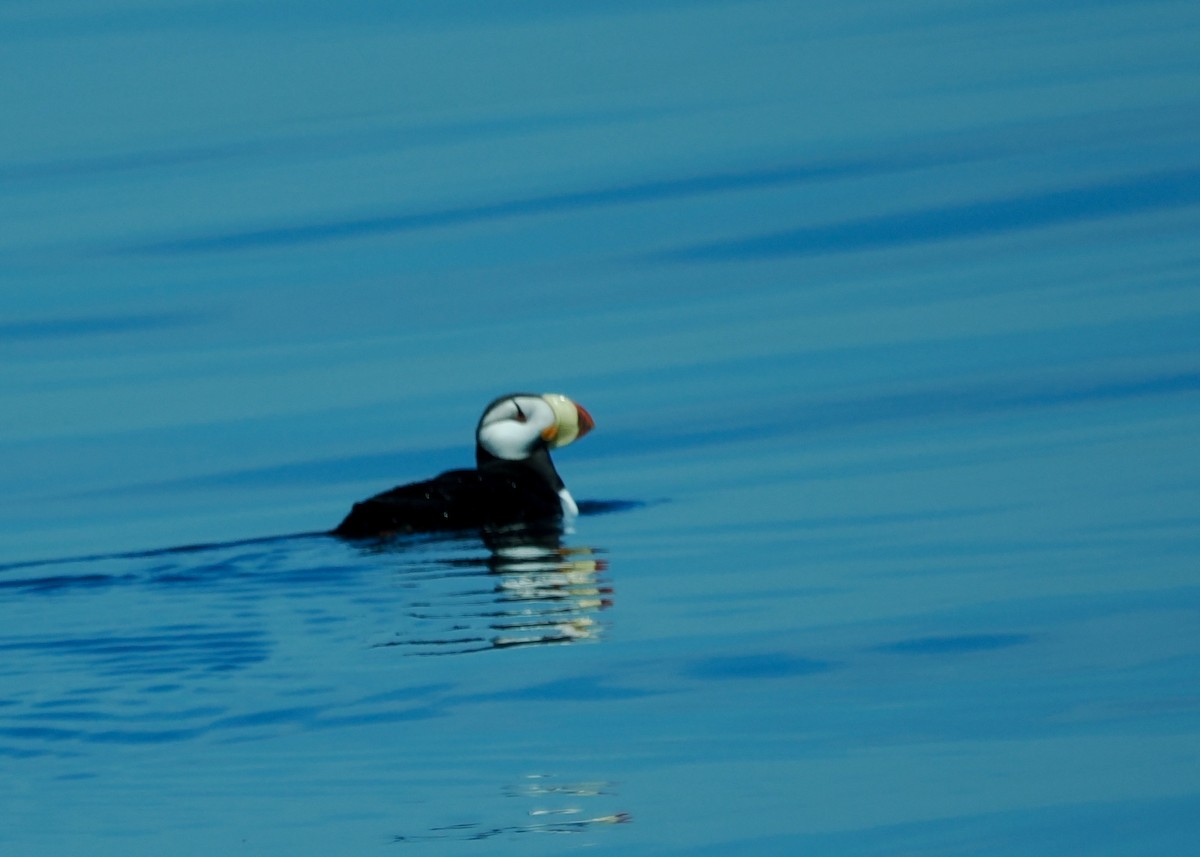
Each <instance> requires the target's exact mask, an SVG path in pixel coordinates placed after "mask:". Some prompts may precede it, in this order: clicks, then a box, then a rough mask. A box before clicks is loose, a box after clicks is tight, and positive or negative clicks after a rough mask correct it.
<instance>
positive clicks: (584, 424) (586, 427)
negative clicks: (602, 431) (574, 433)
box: [575, 402, 596, 440]
mask: <svg viewBox="0 0 1200 857" xmlns="http://www.w3.org/2000/svg"><path fill="white" fill-rule="evenodd" d="M575 410H577V411H579V437H583V436H584V435H585V434H587V433H588V432H590V431H591V430H592V429H594V428H595V427H596V421H595V420H594V419H592V415H591V414H589V413H588V412H587V410H586V409H585V408H584V407H583V405H581V404H579V403H578V402H576V403H575ZM578 439H579V438H576V440H578Z"/></svg>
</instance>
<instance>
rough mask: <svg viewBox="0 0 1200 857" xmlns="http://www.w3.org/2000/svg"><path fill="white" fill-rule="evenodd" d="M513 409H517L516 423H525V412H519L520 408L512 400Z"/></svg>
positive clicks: (514, 400)
mask: <svg viewBox="0 0 1200 857" xmlns="http://www.w3.org/2000/svg"><path fill="white" fill-rule="evenodd" d="M513 407H514V408H516V409H517V422H519V423H523V422H525V412H524V411H523V410H521V406H520V405H518V404H517V400H516V399H513Z"/></svg>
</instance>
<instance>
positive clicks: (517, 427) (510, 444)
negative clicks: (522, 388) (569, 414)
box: [477, 396, 558, 461]
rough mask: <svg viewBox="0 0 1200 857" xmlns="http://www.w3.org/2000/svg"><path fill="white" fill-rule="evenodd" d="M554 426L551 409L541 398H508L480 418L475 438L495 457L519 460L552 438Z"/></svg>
mask: <svg viewBox="0 0 1200 857" xmlns="http://www.w3.org/2000/svg"><path fill="white" fill-rule="evenodd" d="M557 424H558V418H557V416H556V414H555V413H554V409H553V408H552V407H550V403H549V402H547V401H546V400H545V399H543V398H542V397H541V396H511V397H509V398H507V399H504V400H503V401H500V402H497V403H496V404H495V405H494V406H492V408H491V409H490V410H489V411H488V412H487V413H486V414H484V415H483V419H482V420H481V421H480V423H479V434H478V437H477V439H478V441H479V445H480V446H482V447H483V448H484V449H486V450H487V451H488V452H490V453H491V454H492V455H494V456H496V457H497V458H503V459H505V460H506V461H521V460H523V459H526V458H528V457H529V455H530V453H531V452H533V449H534V447H536V446H537V445H538V443H539V442H544V441H546V440H549V439H550V438H552V437H553V436H554V434H555V432H556V430H557Z"/></svg>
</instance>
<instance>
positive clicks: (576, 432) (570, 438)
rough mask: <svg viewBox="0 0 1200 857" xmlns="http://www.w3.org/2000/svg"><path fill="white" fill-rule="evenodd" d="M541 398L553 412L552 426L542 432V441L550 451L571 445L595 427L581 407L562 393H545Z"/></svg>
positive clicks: (590, 417) (589, 416)
mask: <svg viewBox="0 0 1200 857" xmlns="http://www.w3.org/2000/svg"><path fill="white" fill-rule="evenodd" d="M542 398H543V399H545V400H546V402H547V403H549V405H550V408H551V410H553V411H554V425H552V426H550V427H549V428H547V429H546V430H545V431H543V432H542V439H543V440H545V441H546V443H548V444H549V445H550V448H551V449H558V448H559V447H560V446H566V445H567V444H569V443H573V442H575V441H577V440H579V438H581V437H583V436H584V435H585V434H587V433H588V432H590V431H591V430H592V429H594V428H595V427H596V421H595V420H594V419H592V415H591V414H589V413H588V412H587V411H586V410H585V409H584V407H583V405H580V404H577V403H576V402H573V401H572V400H570V399H568V398H567V397H566V396H564V395H563V394H562V393H547V394H545V395H544V396H542Z"/></svg>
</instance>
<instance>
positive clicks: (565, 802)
mask: <svg viewBox="0 0 1200 857" xmlns="http://www.w3.org/2000/svg"><path fill="white" fill-rule="evenodd" d="M503 794H504V796H505V797H506V798H509V799H514V800H516V801H519V802H520V804H522V805H523V807H522V809H523V815H524V816H525V817H526V818H527V819H531V820H528V821H522V822H521V823H518V824H511V823H510V824H496V823H490V822H463V823H460V824H453V825H447V826H444V827H431V828H429V829H428V830H427V831H426V832H424V833H416V834H413V833H408V834H395V835H393V836H392V841H393V842H429V841H434V840H439V839H441V840H458V841H462V842H466V841H472V840H480V839H491V838H492V837H494V836H511V835H513V834H525V833H534V834H547V833H550V834H564V833H565V834H581V833H592V832H596V831H597V829H599V828H602V827H604V826H607V825H612V824H629V823H630V822H631V821H633V816H632V815H631V814H630V813H628V812H624V811H621V812H611V811H609V812H605V811H603V810H599V811H597V808H595V807H594V806H591V805H589V804H590V803H591V802H592V801H596V800H600V801H602V802H605V803H608V802H611V801H613V800H614V799H616V796H617V791H616V784H615V783H610V782H604V781H591V782H572V781H564V780H560V779H559V778H557V777H554V776H553V775H550V774H529V775H527V776H526V777H525V778H524V782H520V783H514V784H512V785H510V786H508V787H506V788H505V789H504V790H503ZM582 844H583V845H594V844H595V843H594V842H588V843H582Z"/></svg>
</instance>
